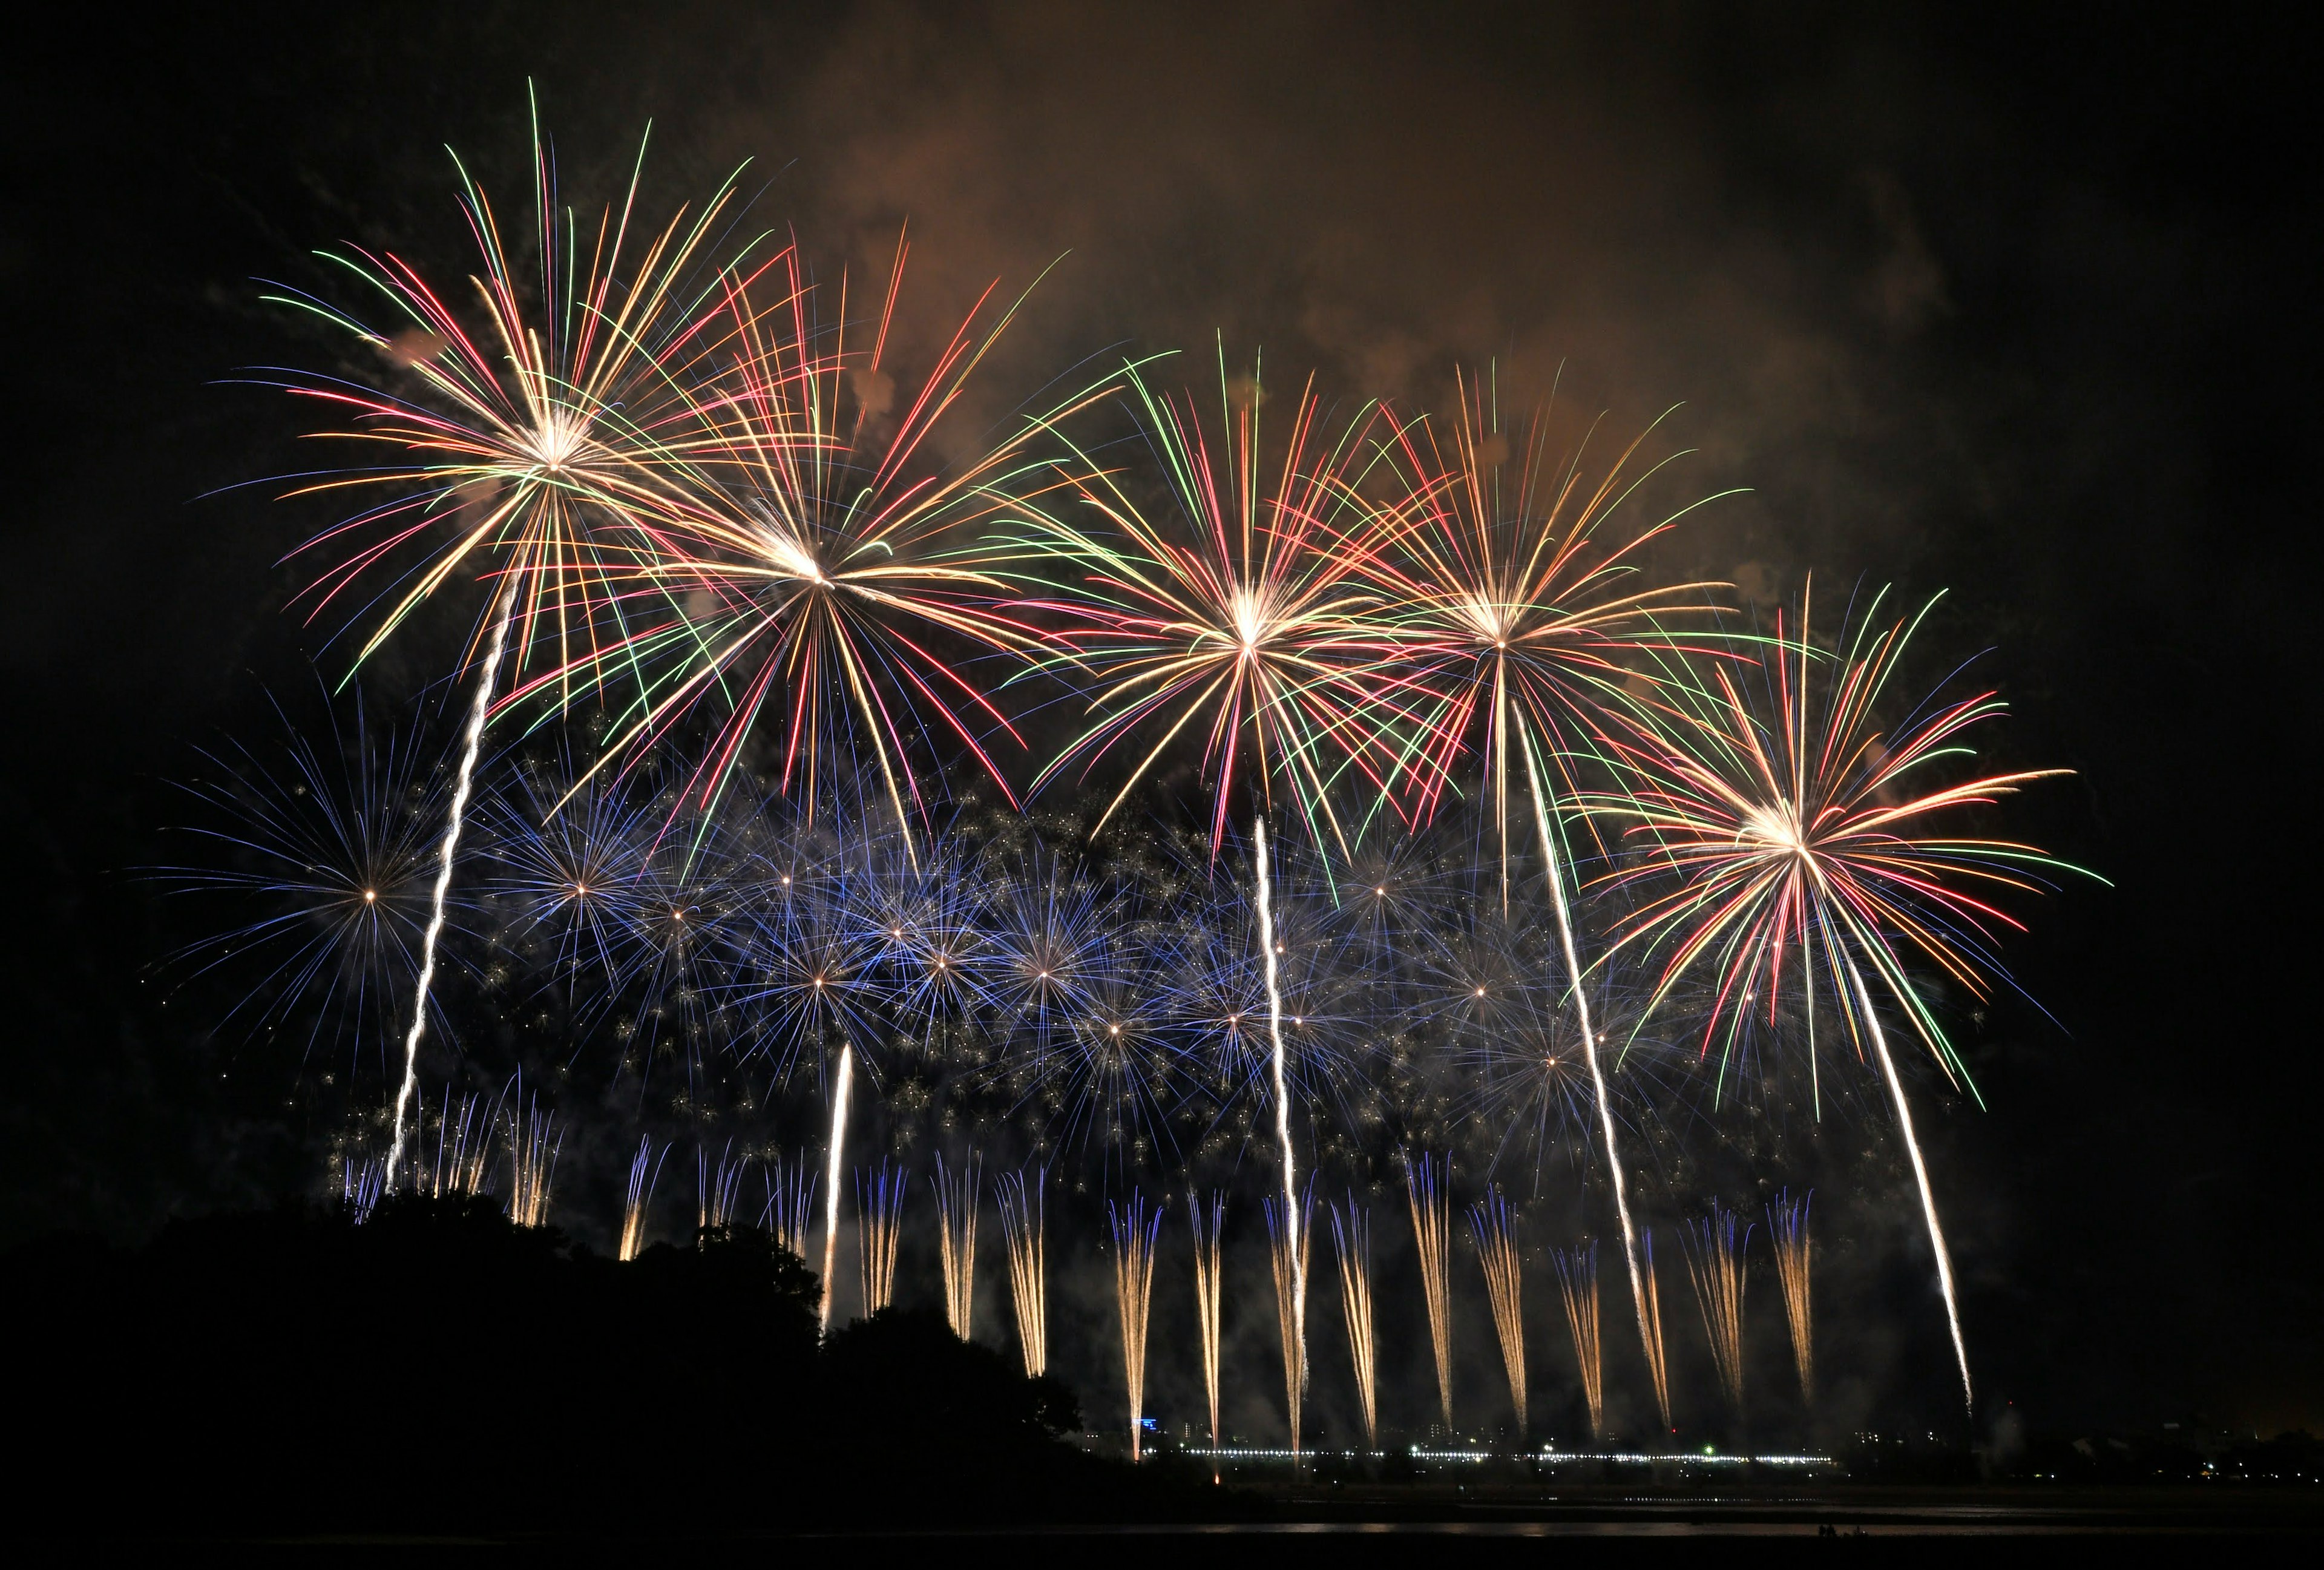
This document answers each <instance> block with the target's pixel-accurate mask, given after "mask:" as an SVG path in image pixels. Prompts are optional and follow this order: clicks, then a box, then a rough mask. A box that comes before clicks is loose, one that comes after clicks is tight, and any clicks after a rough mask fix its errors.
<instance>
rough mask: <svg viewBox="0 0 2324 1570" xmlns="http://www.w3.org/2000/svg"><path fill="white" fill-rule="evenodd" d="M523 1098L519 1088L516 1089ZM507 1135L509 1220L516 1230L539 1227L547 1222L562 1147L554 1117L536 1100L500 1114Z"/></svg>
mask: <svg viewBox="0 0 2324 1570" xmlns="http://www.w3.org/2000/svg"><path fill="white" fill-rule="evenodd" d="M517 1094H519V1095H522V1094H524V1089H523V1086H522V1085H519V1086H518V1087H517ZM501 1115H502V1117H503V1119H504V1120H505V1122H504V1123H503V1127H504V1129H505V1131H506V1132H507V1135H508V1152H509V1206H508V1214H509V1219H510V1220H511V1221H512V1222H514V1223H516V1224H518V1225H519V1226H541V1225H545V1224H547V1223H548V1220H549V1183H550V1181H551V1180H552V1179H553V1178H555V1177H556V1176H557V1152H558V1150H559V1149H560V1148H561V1147H562V1146H563V1145H564V1143H565V1136H564V1135H563V1134H561V1133H559V1132H558V1128H557V1114H556V1113H554V1112H549V1113H543V1112H542V1111H541V1110H540V1104H539V1096H535V1097H534V1098H533V1099H532V1100H531V1101H530V1102H527V1103H526V1104H524V1105H523V1106H522V1107H521V1108H519V1107H515V1106H511V1107H508V1108H507V1109H505V1110H504V1111H503V1113H502V1114H501Z"/></svg>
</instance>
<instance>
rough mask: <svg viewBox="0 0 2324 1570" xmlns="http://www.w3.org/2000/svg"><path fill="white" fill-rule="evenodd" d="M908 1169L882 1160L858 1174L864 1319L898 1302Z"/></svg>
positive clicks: (857, 1226) (857, 1216)
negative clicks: (898, 1255) (898, 1248)
mask: <svg viewBox="0 0 2324 1570" xmlns="http://www.w3.org/2000/svg"><path fill="white" fill-rule="evenodd" d="M904 1187H905V1184H904V1169H903V1168H901V1167H900V1166H895V1165H891V1164H890V1163H889V1162H887V1161H884V1160H882V1161H881V1162H879V1163H877V1164H876V1165H875V1166H873V1167H872V1168H871V1172H870V1174H869V1176H867V1175H866V1174H865V1173H863V1172H862V1171H861V1170H859V1171H858V1172H857V1173H856V1174H855V1237H856V1245H857V1248H858V1250H859V1251H860V1253H861V1256H862V1266H863V1270H862V1274H863V1316H864V1317H865V1318H866V1319H869V1318H870V1317H871V1316H873V1315H874V1314H877V1313H879V1312H880V1310H881V1309H882V1308H885V1307H888V1305H889V1304H890V1303H893V1302H894V1301H895V1300H896V1243H897V1241H898V1240H899V1237H900V1236H901V1235H902V1233H903V1221H904Z"/></svg>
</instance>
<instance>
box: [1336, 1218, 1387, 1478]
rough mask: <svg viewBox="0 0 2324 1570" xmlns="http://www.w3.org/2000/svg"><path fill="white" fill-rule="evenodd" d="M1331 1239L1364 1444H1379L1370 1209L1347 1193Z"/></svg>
mask: <svg viewBox="0 0 2324 1570" xmlns="http://www.w3.org/2000/svg"><path fill="white" fill-rule="evenodd" d="M1332 1243H1333V1250H1334V1251H1335V1252H1336V1253H1337V1255H1338V1257H1339V1261H1340V1308H1341V1312H1342V1314H1344V1315H1345V1316H1346V1317H1347V1321H1348V1356H1349V1359H1350V1360H1351V1362H1353V1364H1354V1366H1355V1374H1356V1399H1357V1401H1358V1402H1359V1403H1360V1405H1361V1407H1362V1408H1363V1414H1364V1448H1366V1449H1367V1450H1371V1449H1377V1448H1378V1447H1379V1402H1378V1382H1377V1381H1376V1380H1375V1378H1374V1374H1373V1361H1372V1353H1373V1340H1372V1224H1371V1216H1370V1214H1369V1212H1367V1211H1365V1210H1364V1209H1363V1208H1362V1207H1361V1206H1360V1205H1357V1204H1356V1196H1354V1195H1353V1194H1352V1193H1351V1194H1350V1195H1349V1196H1348V1203H1347V1205H1346V1208H1345V1209H1344V1210H1343V1209H1342V1207H1341V1206H1339V1205H1333V1206H1332Z"/></svg>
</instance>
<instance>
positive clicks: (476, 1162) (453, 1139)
mask: <svg viewBox="0 0 2324 1570" xmlns="http://www.w3.org/2000/svg"><path fill="white" fill-rule="evenodd" d="M427 1110H428V1109H427V1107H426V1106H425V1105H424V1104H423V1105H422V1106H421V1108H420V1111H421V1112H422V1113H426V1111H427ZM480 1112H481V1113H482V1115H481V1116H479V1115H478V1114H479V1113H480ZM496 1117H497V1114H496V1113H494V1112H493V1111H491V1110H487V1109H485V1108H484V1104H483V1098H482V1097H481V1096H478V1095H476V1094H473V1093H471V1094H466V1095H463V1096H458V1097H455V1096H454V1095H453V1094H452V1087H451V1086H450V1085H446V1086H445V1087H444V1106H443V1109H442V1110H441V1111H440V1112H438V1113H437V1116H436V1160H435V1162H434V1164H433V1167H432V1168H431V1169H430V1170H429V1171H428V1172H423V1173H420V1175H419V1178H418V1181H417V1182H416V1183H415V1184H414V1187H416V1188H417V1189H418V1190H419V1191H420V1193H422V1194H426V1195H428V1196H430V1197H431V1198H436V1199H442V1198H444V1197H445V1196H447V1195H454V1194H482V1193H483V1192H484V1172H485V1168H487V1167H489V1166H490V1165H491V1162H492V1131H493V1122H495V1121H496Z"/></svg>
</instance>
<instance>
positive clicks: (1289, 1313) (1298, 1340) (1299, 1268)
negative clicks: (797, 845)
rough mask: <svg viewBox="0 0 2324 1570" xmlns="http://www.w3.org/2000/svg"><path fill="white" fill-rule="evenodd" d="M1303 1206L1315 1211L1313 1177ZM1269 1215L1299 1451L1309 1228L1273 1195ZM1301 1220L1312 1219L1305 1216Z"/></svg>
mask: <svg viewBox="0 0 2324 1570" xmlns="http://www.w3.org/2000/svg"><path fill="white" fill-rule="evenodd" d="M1300 1200H1301V1205H1300V1208H1303V1209H1305V1210H1307V1211H1308V1212H1309V1213H1310V1216H1311V1217H1312V1214H1313V1212H1314V1205H1315V1189H1314V1183H1313V1182H1312V1181H1311V1182H1310V1183H1309V1185H1308V1187H1307V1191H1306V1192H1305V1194H1303V1195H1301V1196H1300ZM1259 1208H1260V1210H1261V1212H1262V1213H1263V1214H1265V1215H1266V1217H1267V1242H1268V1254H1269V1256H1270V1259H1271V1261H1272V1263H1273V1264H1274V1267H1275V1315H1276V1319H1277V1327H1278V1328H1279V1329H1280V1331H1281V1332H1282V1335H1283V1402H1284V1406H1285V1408H1286V1417H1287V1418H1289V1420H1290V1424H1291V1454H1292V1455H1295V1456H1296V1455H1298V1454H1299V1433H1300V1415H1301V1410H1302V1408H1303V1407H1304V1405H1305V1400H1306V1396H1307V1342H1306V1338H1305V1334H1304V1331H1305V1326H1304V1325H1302V1324H1301V1321H1300V1317H1299V1308H1300V1304H1299V1299H1298V1296H1297V1294H1298V1292H1299V1289H1300V1288H1301V1287H1302V1286H1303V1285H1304V1284H1305V1281H1306V1279H1307V1261H1306V1259H1305V1257H1304V1256H1305V1253H1306V1251H1307V1238H1308V1233H1309V1231H1310V1229H1309V1228H1308V1227H1305V1226H1303V1225H1301V1224H1299V1222H1298V1221H1296V1220H1294V1219H1292V1210H1293V1207H1292V1206H1291V1205H1284V1204H1280V1203H1278V1202H1277V1200H1276V1199H1275V1198H1274V1196H1271V1195H1270V1196H1268V1197H1267V1198H1266V1199H1264V1200H1262V1201H1261V1202H1260V1205H1259ZM1300 1219H1302V1220H1305V1219H1309V1218H1308V1217H1302V1218H1300Z"/></svg>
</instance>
